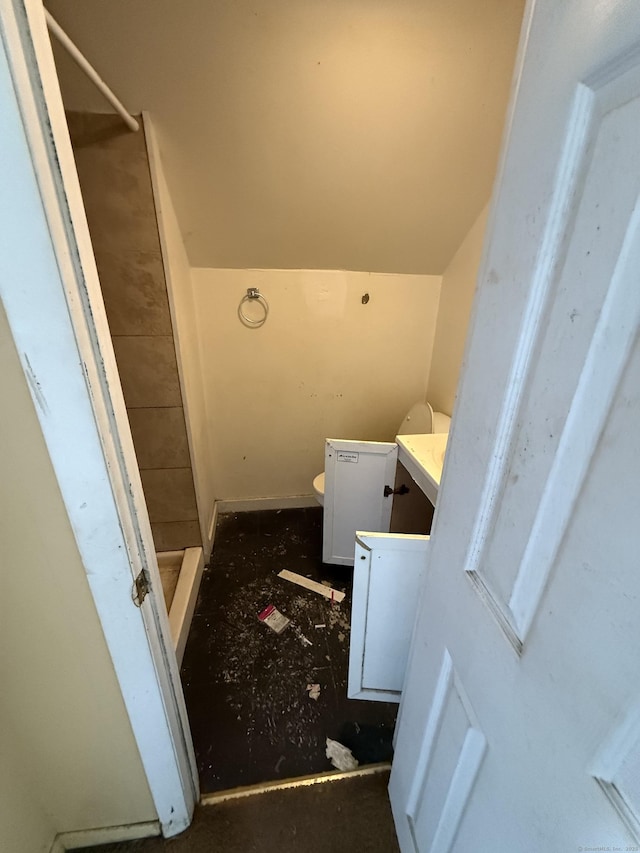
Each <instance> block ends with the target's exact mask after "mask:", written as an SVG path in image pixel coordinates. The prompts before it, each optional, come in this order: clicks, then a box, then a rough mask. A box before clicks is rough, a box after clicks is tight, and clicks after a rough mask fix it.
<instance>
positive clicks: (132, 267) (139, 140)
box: [67, 113, 202, 551]
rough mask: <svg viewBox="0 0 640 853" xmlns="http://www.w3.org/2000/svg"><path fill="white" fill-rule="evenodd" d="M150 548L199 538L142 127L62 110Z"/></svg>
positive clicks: (183, 544) (174, 546) (175, 546)
mask: <svg viewBox="0 0 640 853" xmlns="http://www.w3.org/2000/svg"><path fill="white" fill-rule="evenodd" d="M67 121H68V124H69V131H70V134H71V141H72V144H73V152H74V157H75V159H76V165H77V168H78V177H79V179H80V187H81V189H82V197H83V200H84V205H85V210H86V212H87V219H88V222H89V230H90V232H91V242H92V244H93V249H94V253H95V257H96V264H97V267H98V274H99V276H100V287H101V289H102V294H103V297H104V304H105V309H106V312H107V319H108V321H109V329H110V332H111V338H112V341H113V348H114V351H115V354H116V360H117V363H118V372H119V373H120V380H121V382H122V390H123V393H124V398H125V402H126V405H127V414H128V416H129V424H130V426H131V434H132V436H133V443H134V446H135V450H136V456H137V459H138V466H139V468H140V476H141V478H142V485H143V488H144V496H145V500H146V503H147V509H148V510H149V518H150V520H151V529H152V531H153V539H154V544H155V548H156V551H171V550H175V549H180V548H187V547H189V546H191V545H200V544H202V537H201V532H200V526H199V523H198V510H197V506H196V496H195V491H194V484H193V474H192V470H191V459H190V454H189V443H188V439H187V431H186V428H185V419H184V411H183V402H182V392H181V388H180V380H179V375H178V365H177V361H176V351H175V344H174V336H173V327H172V323H171V313H170V310H169V300H168V297H167V286H166V282H165V274H164V268H163V258H162V253H161V249H160V239H159V236H158V224H157V220H156V211H155V206H154V198H153V192H152V187H151V176H150V172H149V158H148V154H147V148H146V145H145V135H144V131H143V130H140V131H139V132H138V133H131V132H130V131H129V130H128V129H127V128H126V127H125V126H124V125H123V123H122V122H121V121H120V119H118V118H116V117H113V116H97V115H90V114H80V113H68V114H67Z"/></svg>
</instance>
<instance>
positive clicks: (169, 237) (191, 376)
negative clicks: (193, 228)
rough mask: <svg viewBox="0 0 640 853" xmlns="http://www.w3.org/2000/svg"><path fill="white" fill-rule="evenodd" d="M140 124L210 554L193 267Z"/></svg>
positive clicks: (148, 126) (211, 488)
mask: <svg viewBox="0 0 640 853" xmlns="http://www.w3.org/2000/svg"><path fill="white" fill-rule="evenodd" d="M144 126H145V134H146V139H147V147H148V151H149V168H150V170H151V181H152V185H153V194H154V200H155V205H156V215H157V217H158V231H159V234H160V245H161V247H162V259H163V263H164V268H165V277H166V281H167V292H168V295H169V304H170V307H171V322H172V325H173V336H174V341H175V345H176V356H177V360H178V371H179V373H180V385H181V389H182V403H183V406H184V415H185V422H186V426H187V436H188V439H189V452H190V455H191V466H192V471H193V482H194V486H195V491H196V502H197V504H198V519H199V521H200V531H201V533H202V541H203V543H204V549H205V554H209V552H210V550H211V535H210V534H211V521H212V517H213V507H214V502H215V481H216V478H215V472H214V471H213V470H212V466H211V449H210V445H211V442H210V438H209V432H210V424H209V422H208V419H207V412H206V402H205V395H204V384H203V378H202V366H201V364H200V349H199V346H198V327H197V323H196V306H195V301H194V296H193V284H192V282H191V269H190V267H189V260H188V258H187V253H186V251H185V248H184V243H183V241H182V234H181V233H180V226H179V224H178V220H177V218H176V214H175V210H174V207H173V201H172V199H171V193H170V192H169V187H168V186H167V181H166V178H165V174H164V168H163V164H162V157H161V146H160V142H159V140H158V137H157V134H156V130H155V126H154V124H153V121H152V119H151V117H150V116H148V115H146V114H145V117H144Z"/></svg>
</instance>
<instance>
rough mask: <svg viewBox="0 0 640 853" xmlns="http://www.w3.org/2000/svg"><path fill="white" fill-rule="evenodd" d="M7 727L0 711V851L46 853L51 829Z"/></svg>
mask: <svg viewBox="0 0 640 853" xmlns="http://www.w3.org/2000/svg"><path fill="white" fill-rule="evenodd" d="M9 725H10V723H9V722H8V721H7V720H5V719H4V714H3V709H2V708H1V707H0V726H1V727H2V728H1V731H2V732H3V733H4V736H3V735H0V850H6V851H11V853H49V850H50V849H51V844H52V842H53V839H54V838H55V835H56V833H55V829H54V825H53V823H52V821H51V818H50V816H49V815H47V814H46V813H45V810H44V809H43V808H42V804H41V803H40V802H39V801H38V798H37V787H36V786H35V785H34V784H33V780H31V779H29V778H27V777H25V768H24V766H23V763H24V754H23V753H22V752H21V751H20V750H18V749H16V745H15V743H13V742H11V741H12V739H11V738H10V737H9V732H10V731H11V730H10V729H9Z"/></svg>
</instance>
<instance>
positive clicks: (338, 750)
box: [327, 737, 358, 772]
mask: <svg viewBox="0 0 640 853" xmlns="http://www.w3.org/2000/svg"><path fill="white" fill-rule="evenodd" d="M327 758H329V759H330V760H331V763H332V764H333V766H334V767H335V768H336V769H338V770H343V771H344V772H347V771H349V770H355V769H356V768H357V766H358V761H357V760H356V759H355V758H354V757H353V755H352V753H351V750H350V749H347V747H346V746H343V744H341V743H338V741H337V740H331V738H330V737H328V738H327Z"/></svg>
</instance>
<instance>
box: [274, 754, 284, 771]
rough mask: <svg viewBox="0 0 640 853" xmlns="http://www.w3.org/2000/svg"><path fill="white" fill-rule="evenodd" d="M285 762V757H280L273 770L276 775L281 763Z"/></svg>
mask: <svg viewBox="0 0 640 853" xmlns="http://www.w3.org/2000/svg"><path fill="white" fill-rule="evenodd" d="M284 760H285V756H284V755H281V756H280V758H279V759H278V760H277V762H276V766H275V767H274V768H273V769H274V771H275V772H276V773H279V772H280V768H281V767H282V762H283V761H284Z"/></svg>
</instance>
